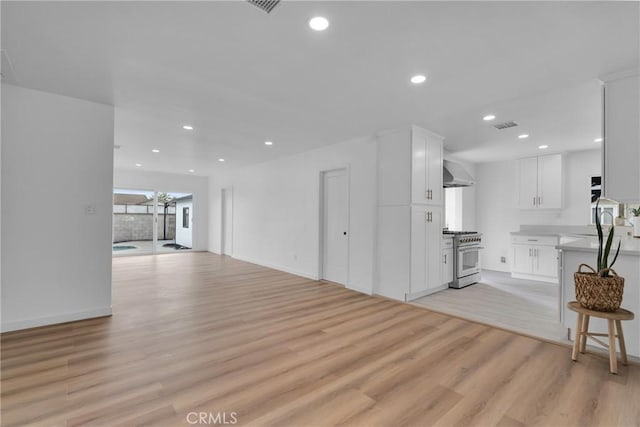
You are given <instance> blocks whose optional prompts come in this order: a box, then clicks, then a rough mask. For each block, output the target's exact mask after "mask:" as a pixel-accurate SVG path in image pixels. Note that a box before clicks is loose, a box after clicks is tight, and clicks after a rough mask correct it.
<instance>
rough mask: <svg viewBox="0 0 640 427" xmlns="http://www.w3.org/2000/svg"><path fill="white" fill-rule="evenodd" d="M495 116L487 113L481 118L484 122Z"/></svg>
mask: <svg viewBox="0 0 640 427" xmlns="http://www.w3.org/2000/svg"><path fill="white" fill-rule="evenodd" d="M495 118H496V116H494V115H493V114H487V115H486V116H484V117H483V118H482V120H484V121H485V122H490V121H491V120H493V119H495Z"/></svg>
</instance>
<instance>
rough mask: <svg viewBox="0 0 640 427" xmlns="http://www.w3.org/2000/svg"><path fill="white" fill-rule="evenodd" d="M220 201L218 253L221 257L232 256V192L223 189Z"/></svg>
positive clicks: (229, 189)
mask: <svg viewBox="0 0 640 427" xmlns="http://www.w3.org/2000/svg"><path fill="white" fill-rule="evenodd" d="M221 200H222V206H221V209H222V215H221V218H222V221H221V222H222V224H221V226H222V232H221V236H222V239H221V240H222V241H221V244H220V251H221V252H222V254H223V255H233V191H232V190H231V188H225V189H223V190H222V194H221Z"/></svg>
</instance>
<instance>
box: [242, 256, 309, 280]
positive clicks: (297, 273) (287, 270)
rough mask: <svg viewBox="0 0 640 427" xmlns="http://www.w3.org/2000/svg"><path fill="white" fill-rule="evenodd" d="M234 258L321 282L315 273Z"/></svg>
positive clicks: (251, 259)
mask: <svg viewBox="0 0 640 427" xmlns="http://www.w3.org/2000/svg"><path fill="white" fill-rule="evenodd" d="M232 258H233V259H237V260H238V261H244V262H248V263H251V264H256V265H259V266H261V267H267V268H271V269H273V270H278V271H282V272H285V273H289V274H293V275H294V276H301V277H304V278H305V279H311V280H320V279H319V278H318V275H317V274H314V273H309V272H306V271H298V270H293V269H291V268H288V267H284V266H282V265H277V264H271V263H266V262H263V261H260V260H256V259H253V258H248V257H243V256H237V255H233V256H232Z"/></svg>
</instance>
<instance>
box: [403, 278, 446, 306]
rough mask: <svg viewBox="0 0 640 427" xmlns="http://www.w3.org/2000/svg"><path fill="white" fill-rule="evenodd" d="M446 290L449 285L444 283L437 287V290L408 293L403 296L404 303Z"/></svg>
mask: <svg viewBox="0 0 640 427" xmlns="http://www.w3.org/2000/svg"><path fill="white" fill-rule="evenodd" d="M448 288H449V284H448V283H446V284H444V285H440V286H438V287H437V288H432V289H427V290H424V291H420V292H414V293H408V294H406V295H405V301H406V302H409V301H413V300H416V299H418V298H422V297H426V296H427V295H431V294H433V293H436V292H440V291H444V290H445V289H448Z"/></svg>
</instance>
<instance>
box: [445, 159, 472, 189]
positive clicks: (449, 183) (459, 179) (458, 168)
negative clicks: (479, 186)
mask: <svg viewBox="0 0 640 427" xmlns="http://www.w3.org/2000/svg"><path fill="white" fill-rule="evenodd" d="M473 184H475V181H474V180H473V177H471V175H469V174H468V173H467V171H466V170H464V167H463V166H462V165H461V164H460V163H456V162H452V161H449V160H445V161H444V167H443V168H442V186H443V187H445V188H448V187H471V186H472V185H473Z"/></svg>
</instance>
